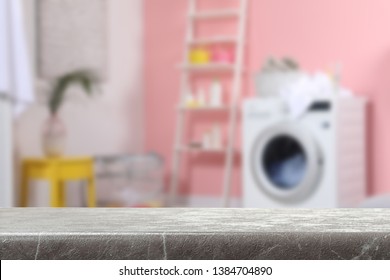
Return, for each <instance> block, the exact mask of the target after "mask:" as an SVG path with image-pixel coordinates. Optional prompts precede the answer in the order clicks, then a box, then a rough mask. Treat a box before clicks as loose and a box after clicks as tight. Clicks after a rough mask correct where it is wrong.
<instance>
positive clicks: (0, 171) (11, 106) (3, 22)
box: [0, 0, 34, 207]
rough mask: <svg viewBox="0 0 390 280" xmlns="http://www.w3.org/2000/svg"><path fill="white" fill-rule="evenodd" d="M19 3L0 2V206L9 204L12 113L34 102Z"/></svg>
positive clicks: (8, 205) (11, 184)
mask: <svg viewBox="0 0 390 280" xmlns="http://www.w3.org/2000/svg"><path fill="white" fill-rule="evenodd" d="M32 85H33V83H32V74H31V69H30V61H29V58H28V47H27V42H26V34H25V30H24V16H23V6H22V0H0V207H10V206H12V205H13V193H14V185H13V180H12V178H13V169H12V166H13V163H12V157H13V145H12V133H13V132H12V112H13V113H14V115H16V116H17V115H19V114H20V113H21V112H22V111H23V110H24V109H25V108H26V106H28V104H29V103H31V102H33V101H34V94H33V86H32Z"/></svg>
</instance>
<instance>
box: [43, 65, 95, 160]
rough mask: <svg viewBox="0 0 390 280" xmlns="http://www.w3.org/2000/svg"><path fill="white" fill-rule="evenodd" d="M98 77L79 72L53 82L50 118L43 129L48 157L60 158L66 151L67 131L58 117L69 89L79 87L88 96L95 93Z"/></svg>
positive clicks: (50, 97)
mask: <svg viewBox="0 0 390 280" xmlns="http://www.w3.org/2000/svg"><path fill="white" fill-rule="evenodd" d="M97 81H98V79H97V76H96V75H95V74H94V73H93V72H91V71H88V70H77V71H72V72H69V73H66V74H64V75H62V76H59V77H58V78H56V79H55V80H54V81H53V84H52V86H51V88H50V91H49V94H48V102H47V105H48V109H49V113H50V114H49V118H48V119H47V120H46V122H45V125H44V129H43V137H42V138H43V139H42V144H43V151H44V153H45V154H46V156H48V157H60V156H62V155H63V154H64V151H65V140H66V129H65V125H64V123H63V121H62V120H61V118H60V117H59V116H58V113H59V110H60V108H61V106H62V105H63V103H64V101H65V95H66V92H67V90H68V88H69V87H70V86H72V85H75V84H76V85H79V86H81V88H82V89H83V91H84V92H85V93H86V94H87V95H92V94H93V93H94V89H95V85H96V84H97Z"/></svg>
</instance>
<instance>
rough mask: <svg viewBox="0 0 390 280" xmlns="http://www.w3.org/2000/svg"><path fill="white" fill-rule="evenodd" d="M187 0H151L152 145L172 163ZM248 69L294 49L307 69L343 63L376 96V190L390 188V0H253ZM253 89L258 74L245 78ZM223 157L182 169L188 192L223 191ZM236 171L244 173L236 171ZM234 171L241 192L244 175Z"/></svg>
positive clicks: (371, 136) (349, 82)
mask: <svg viewBox="0 0 390 280" xmlns="http://www.w3.org/2000/svg"><path fill="white" fill-rule="evenodd" d="M186 2H187V1H183V0H169V1H161V0H146V1H145V21H146V22H145V33H146V34H145V38H146V39H145V40H146V43H145V64H146V65H145V71H146V72H145V83H146V86H145V89H146V133H147V134H146V147H147V149H148V150H155V151H157V152H159V153H161V154H162V155H164V156H165V158H166V159H167V174H169V171H170V167H171V156H172V146H173V135H174V124H175V117H176V115H175V110H174V109H175V104H176V103H177V101H178V100H179V77H180V76H179V72H178V71H177V70H176V69H175V67H174V65H176V64H177V63H178V62H180V61H181V60H182V51H183V42H184V32H185V13H186ZM248 36H249V39H248V42H249V44H248V50H247V56H248V57H247V61H248V63H247V68H248V69H249V70H250V75H249V76H248V77H252V76H253V73H254V72H255V71H256V70H257V69H258V68H259V66H260V64H261V62H262V61H263V60H264V59H265V58H266V57H267V56H268V55H275V56H284V55H291V56H293V57H295V58H297V59H298V60H299V61H300V62H301V64H302V66H303V67H304V68H305V69H309V70H316V69H329V67H330V66H331V65H332V64H334V63H337V62H341V63H342V65H343V71H344V74H343V83H344V84H345V85H346V86H348V87H350V88H352V89H353V90H354V91H355V92H357V93H358V94H359V95H364V96H367V97H368V98H369V100H370V102H371V108H370V117H369V121H368V124H369V127H370V128H369V132H368V142H369V166H370V168H369V170H370V180H369V181H370V189H371V191H374V192H376V193H379V192H385V191H390V184H388V182H389V183H390V172H387V166H390V145H388V143H390V129H389V127H390V125H389V127H388V122H387V120H388V118H389V117H390V79H389V78H388V77H390V2H389V1H388V0H359V1H356V0H343V1H340V0H322V1H313V0H293V1H285V0H253V1H251V7H250V16H249V28H248ZM247 86H248V89H249V90H248V93H247V95H253V94H254V89H253V86H252V81H251V80H249V79H248V81H247ZM220 161H221V159H220V158H215V157H213V158H199V157H197V158H195V162H192V164H195V166H196V168H195V171H194V172H192V173H188V172H187V173H186V172H184V174H185V176H186V177H184V178H185V179H184V180H183V188H182V190H183V191H184V192H191V193H193V194H203V195H204V194H210V195H212V194H214V195H216V194H218V193H219V192H220V184H221V175H222V173H221V168H220V166H221V165H220ZM236 173H238V172H236ZM236 175H238V176H235V178H236V179H235V194H237V195H239V193H240V190H239V189H240V178H239V177H240V176H239V174H236Z"/></svg>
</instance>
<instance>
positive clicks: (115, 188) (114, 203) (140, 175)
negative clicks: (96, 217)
mask: <svg viewBox="0 0 390 280" xmlns="http://www.w3.org/2000/svg"><path fill="white" fill-rule="evenodd" d="M163 166H164V161H163V159H162V158H161V157H160V156H158V155H157V154H154V153H151V154H142V155H113V156H99V157H96V158H95V172H96V185H97V198H98V205H99V206H104V207H161V206H163Z"/></svg>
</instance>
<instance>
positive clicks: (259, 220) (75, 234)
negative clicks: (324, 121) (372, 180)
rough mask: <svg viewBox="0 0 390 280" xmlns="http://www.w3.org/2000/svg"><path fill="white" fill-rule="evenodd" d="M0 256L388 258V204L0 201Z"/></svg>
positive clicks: (248, 258) (288, 258)
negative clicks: (20, 204) (58, 204)
mask: <svg viewBox="0 0 390 280" xmlns="http://www.w3.org/2000/svg"><path fill="white" fill-rule="evenodd" d="M0 259H2V260H7V259H11V260H16V259H25V260H34V259H44V260H52V259H60V260H188V259H193V260H209V259H219V260H235V259H236V260H303V259H307V260H338V259H345V260H352V259H375V260H390V210H388V209H207V208H205V209H176V208H164V209H130V208H129V209H106V208H95V209H86V208H63V209H47V208H14V209H0Z"/></svg>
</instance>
